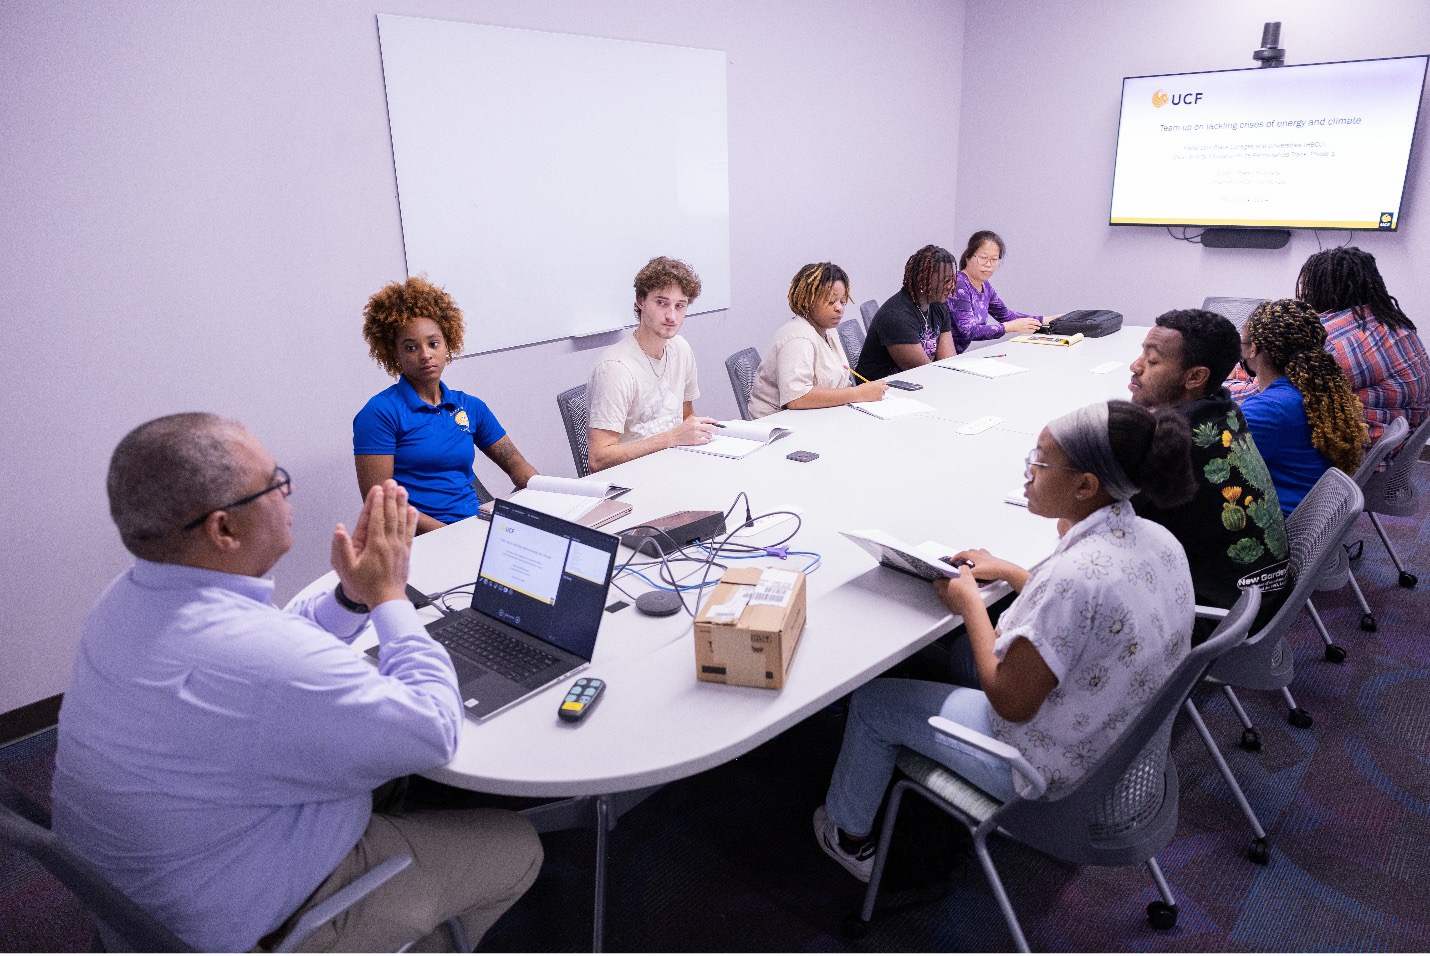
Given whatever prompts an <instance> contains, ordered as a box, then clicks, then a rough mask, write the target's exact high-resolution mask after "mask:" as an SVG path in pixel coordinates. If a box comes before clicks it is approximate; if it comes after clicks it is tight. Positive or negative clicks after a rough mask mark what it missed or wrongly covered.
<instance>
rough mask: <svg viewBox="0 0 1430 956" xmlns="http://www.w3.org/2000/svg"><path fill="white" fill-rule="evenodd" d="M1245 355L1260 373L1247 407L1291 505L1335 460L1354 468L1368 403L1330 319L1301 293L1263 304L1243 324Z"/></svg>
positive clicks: (1285, 504)
mask: <svg viewBox="0 0 1430 956" xmlns="http://www.w3.org/2000/svg"><path fill="white" fill-rule="evenodd" d="M1241 363H1242V367H1243V368H1244V369H1245V370H1246V373H1247V374H1248V375H1251V376H1254V377H1255V379H1256V383H1255V384H1256V389H1257V391H1256V393H1254V394H1251V395H1248V396H1246V398H1244V399H1243V400H1242V403H1241V412H1242V414H1243V415H1245V416H1246V424H1247V425H1249V426H1250V428H1251V437H1252V438H1254V439H1255V440H1256V447H1257V449H1258V450H1259V451H1260V452H1261V457H1262V458H1264V459H1266V467H1267V469H1268V470H1269V471H1270V472H1271V482H1272V484H1274V485H1275V486H1276V497H1277V498H1279V499H1280V500H1281V510H1282V511H1283V512H1284V513H1286V514H1288V515H1289V514H1290V513H1291V511H1292V510H1293V509H1294V508H1295V507H1296V506H1297V505H1298V504H1300V503H1301V499H1302V498H1304V497H1306V492H1308V491H1310V490H1311V486H1312V485H1314V484H1315V483H1316V482H1317V480H1319V479H1320V477H1321V475H1322V474H1324V473H1325V471H1326V469H1327V468H1331V467H1333V466H1334V467H1336V468H1339V469H1340V470H1341V471H1344V472H1345V473H1346V474H1348V475H1350V474H1354V473H1355V470H1356V469H1357V468H1358V467H1360V460H1361V451H1362V446H1363V445H1364V444H1365V410H1364V409H1362V408H1361V404H1360V399H1358V398H1356V396H1355V392H1353V391H1351V386H1350V382H1348V381H1347V380H1346V376H1345V373H1343V372H1342V371H1341V367H1340V366H1339V365H1337V364H1336V360H1335V359H1334V358H1332V357H1331V353H1329V352H1327V351H1326V327H1325V326H1324V325H1322V324H1321V317H1320V315H1318V314H1317V313H1316V310H1315V309H1313V308H1311V307H1310V306H1309V305H1307V304H1306V303H1304V302H1302V301H1300V300H1299V299H1277V300H1276V301H1275V302H1263V303H1261V305H1258V306H1257V307H1256V309H1255V311H1253V312H1252V313H1251V316H1250V317H1249V318H1248V319H1247V320H1246V325H1245V326H1244V327H1243V328H1242V330H1241Z"/></svg>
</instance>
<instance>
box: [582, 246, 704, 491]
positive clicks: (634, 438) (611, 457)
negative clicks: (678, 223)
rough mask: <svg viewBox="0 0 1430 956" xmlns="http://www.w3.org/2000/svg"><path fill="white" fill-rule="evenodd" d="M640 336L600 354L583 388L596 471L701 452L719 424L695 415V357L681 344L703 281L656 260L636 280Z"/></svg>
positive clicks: (669, 262)
mask: <svg viewBox="0 0 1430 956" xmlns="http://www.w3.org/2000/svg"><path fill="white" fill-rule="evenodd" d="M635 287H636V304H635V312H636V317H637V319H638V320H639V324H638V325H637V326H636V328H635V331H634V332H633V333H632V334H631V335H630V336H629V337H628V338H624V339H622V340H621V341H620V342H617V343H616V344H615V345H612V346H611V347H610V348H608V349H606V351H604V352H602V353H601V357H600V358H599V359H598V360H597V361H596V367H595V368H594V369H592V370H591V380H590V382H589V383H588V385H587V388H586V408H587V418H588V422H589V424H590V427H591V434H590V442H589V452H588V457H589V461H590V464H591V470H592V471H600V470H601V469H603V468H610V467H611V466H612V465H619V464H621V463H622V462H626V461H632V460H634V459H636V458H640V457H642V456H643V455H649V454H650V453H651V452H653V451H660V450H661V449H662V448H673V447H675V446H676V445H704V444H705V443H706V442H708V441H710V438H711V436H712V435H713V434H714V428H715V419H713V418H703V417H700V416H697V415H696V414H695V413H694V407H693V403H694V401H695V399H696V398H698V397H699V396H700V386H699V383H698V381H697V380H696V375H695V353H694V352H693V351H692V350H691V348H690V344H689V343H688V342H686V341H685V339H683V338H681V337H680V334H679V333H680V327H681V325H683V324H684V322H685V310H686V308H687V307H688V306H689V305H690V303H691V302H693V301H694V300H695V298H696V297H697V296H699V295H700V277H699V276H697V275H696V274H695V272H694V271H693V270H692V269H691V268H690V266H688V265H686V264H685V263H683V262H681V261H680V260H678V259H669V258H666V257H665V256H657V257H656V258H654V259H652V260H651V261H650V262H648V263H646V264H645V267H644V268H642V269H641V271H640V272H638V273H636V281H635Z"/></svg>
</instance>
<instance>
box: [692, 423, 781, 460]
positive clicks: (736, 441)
mask: <svg viewBox="0 0 1430 956" xmlns="http://www.w3.org/2000/svg"><path fill="white" fill-rule="evenodd" d="M792 431H793V429H790V428H781V427H779V426H778V425H762V424H760V423H759V422H741V421H730V422H721V423H720V427H719V428H717V429H716V430H715V437H714V438H712V439H710V441H709V442H707V443H706V444H704V445H680V446H678V447H679V448H680V449H681V450H682V451H693V452H695V453H696V454H697V455H714V456H716V457H717V458H744V457H745V456H746V455H748V454H749V453H750V452H752V451H759V450H760V449H761V448H763V447H765V446H766V445H768V444H769V443H770V442H773V441H779V440H780V439H781V438H783V437H785V436H786V435H788V434H790V433H791V432H792Z"/></svg>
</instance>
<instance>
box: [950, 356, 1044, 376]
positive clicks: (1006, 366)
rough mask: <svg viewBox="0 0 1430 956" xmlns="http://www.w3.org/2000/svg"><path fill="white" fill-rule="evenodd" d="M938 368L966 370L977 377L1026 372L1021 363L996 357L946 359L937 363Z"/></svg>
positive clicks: (953, 370)
mask: <svg viewBox="0 0 1430 956" xmlns="http://www.w3.org/2000/svg"><path fill="white" fill-rule="evenodd" d="M938 367H939V368H946V369H948V370H949V371H951V372H967V373H968V374H969V375H977V376H978V377H979V378H1004V377H1006V376H1008V375H1017V374H1018V373H1019V372H1026V371H1027V369H1026V368H1024V367H1023V366H1021V365H1014V364H1013V363H1012V362H1000V361H998V360H997V359H991V358H988V359H981V358H975V359H960V360H958V361H948V362H947V364H945V363H944V362H940V363H938Z"/></svg>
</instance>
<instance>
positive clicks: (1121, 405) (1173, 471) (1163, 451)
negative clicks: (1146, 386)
mask: <svg viewBox="0 0 1430 956" xmlns="http://www.w3.org/2000/svg"><path fill="white" fill-rule="evenodd" d="M1107 440H1108V442H1109V443H1110V444H1111V445H1112V454H1113V457H1115V458H1116V459H1117V463H1118V464H1119V465H1121V466H1122V470H1123V471H1124V472H1125V473H1126V474H1127V477H1128V478H1129V479H1130V480H1131V481H1132V483H1133V484H1135V485H1136V486H1137V487H1138V488H1140V489H1141V490H1142V493H1143V494H1144V495H1146V496H1147V499H1148V500H1149V501H1151V502H1152V504H1154V505H1156V506H1157V507H1159V508H1175V507H1177V506H1179V505H1184V504H1186V503H1187V502H1188V501H1191V500H1192V496H1193V495H1195V494H1196V493H1197V479H1196V477H1195V476H1194V475H1193V474H1192V432H1191V428H1190V427H1188V425H1187V420H1186V419H1185V418H1183V417H1182V416H1181V415H1178V414H1177V413H1176V412H1175V411H1172V410H1171V409H1166V408H1163V409H1159V410H1157V411H1156V412H1151V411H1148V410H1147V409H1145V408H1143V407H1142V406H1141V405H1134V404H1132V403H1131V402H1124V401H1121V400H1113V401H1110V402H1108V403H1107Z"/></svg>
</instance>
